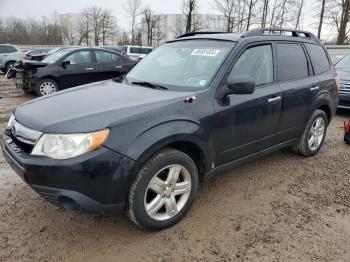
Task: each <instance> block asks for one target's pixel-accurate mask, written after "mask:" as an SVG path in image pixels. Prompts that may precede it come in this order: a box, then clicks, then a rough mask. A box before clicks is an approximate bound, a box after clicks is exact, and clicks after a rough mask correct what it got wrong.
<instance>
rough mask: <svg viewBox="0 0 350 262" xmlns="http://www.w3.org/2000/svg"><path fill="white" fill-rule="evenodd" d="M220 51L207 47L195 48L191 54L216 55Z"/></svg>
mask: <svg viewBox="0 0 350 262" xmlns="http://www.w3.org/2000/svg"><path fill="white" fill-rule="evenodd" d="M219 53H220V50H218V49H213V48H207V49H195V50H193V52H192V54H191V55H197V56H217V55H218V54H219Z"/></svg>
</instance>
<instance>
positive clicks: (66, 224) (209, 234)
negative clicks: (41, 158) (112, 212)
mask: <svg viewBox="0 0 350 262" xmlns="http://www.w3.org/2000/svg"><path fill="white" fill-rule="evenodd" d="M0 97H2V99H0V128H1V129H4V127H5V125H6V121H7V118H8V117H9V115H10V112H11V111H12V110H13V109H14V108H15V107H16V105H18V104H20V103H22V102H24V101H27V100H29V99H32V97H30V96H28V95H27V96H25V95H23V94H22V93H21V92H19V91H18V90H15V89H14V87H13V85H12V83H11V82H6V81H4V79H3V75H0ZM347 118H350V112H346V111H342V112H338V113H337V116H336V117H335V119H334V120H333V122H332V123H331V125H330V127H329V130H328V134H327V138H326V141H325V145H324V147H323V148H322V150H321V151H320V153H319V154H318V155H317V156H315V157H313V158H304V157H300V156H296V155H294V154H292V153H290V152H289V151H286V150H284V151H280V152H277V153H274V154H272V155H270V156H267V157H265V158H262V159H260V160H258V161H255V162H253V163H250V164H247V165H245V166H242V167H239V168H236V169H233V170H231V171H229V172H226V173H223V174H221V175H219V176H217V177H215V178H213V179H211V180H209V181H207V182H204V183H202V184H201V187H200V191H199V194H198V197H197V199H196V201H195V203H194V206H193V207H192V209H191V210H190V212H189V213H188V215H187V216H186V217H185V218H184V219H183V220H182V221H181V222H180V223H179V224H177V225H175V226H174V227H172V228H170V229H167V230H164V231H161V232H144V231H142V230H140V229H138V228H137V227H136V226H135V225H134V224H133V223H131V222H130V221H129V220H128V219H127V218H126V217H125V216H124V215H122V214H121V215H118V216H101V215H79V214H72V213H70V212H66V211H63V210H62V209H59V208H57V207H55V206H52V205H51V204H49V203H47V202H46V201H44V200H43V199H42V198H41V197H40V196H39V195H37V194H36V193H35V192H33V191H32V190H31V189H30V188H29V187H28V186H26V185H25V184H24V183H23V182H22V180H21V179H19V178H18V177H17V175H16V174H15V173H14V172H13V171H12V170H11V169H10V168H9V166H8V165H7V163H6V162H5V160H4V158H3V157H2V155H1V153H0V261H61V260H63V261H350V146H347V145H345V144H344V143H343V141H342V139H343V131H342V125H343V120H345V119H347Z"/></svg>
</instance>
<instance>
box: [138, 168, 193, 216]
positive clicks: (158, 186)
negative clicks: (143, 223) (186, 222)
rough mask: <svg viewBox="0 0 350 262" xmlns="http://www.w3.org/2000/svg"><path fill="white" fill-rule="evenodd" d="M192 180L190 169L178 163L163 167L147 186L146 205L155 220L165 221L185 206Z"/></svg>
mask: <svg viewBox="0 0 350 262" xmlns="http://www.w3.org/2000/svg"><path fill="white" fill-rule="evenodd" d="M191 187H192V181H191V176H190V174H189V171H188V170H187V169H186V168H185V167H183V166H181V165H178V164H174V165H169V166H166V167H164V168H162V169H161V170H160V171H159V172H158V173H157V174H156V175H154V176H153V178H152V179H151V181H150V183H149V184H148V186H147V189H146V193H145V197H144V205H145V209H146V212H147V214H148V215H149V216H150V217H151V218H152V219H154V220H158V221H163V220H167V219H170V218H172V217H174V216H175V215H177V214H178V213H179V212H180V210H181V209H182V208H183V207H184V206H185V204H186V202H187V200H188V198H189V196H190V193H191Z"/></svg>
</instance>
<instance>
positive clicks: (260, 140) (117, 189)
mask: <svg viewBox="0 0 350 262" xmlns="http://www.w3.org/2000/svg"><path fill="white" fill-rule="evenodd" d="M337 103H338V87H337V80H336V73H335V70H334V68H333V66H332V64H331V62H330V59H329V56H328V54H327V52H326V50H325V48H324V47H323V46H322V44H321V43H320V42H319V41H318V40H317V39H316V37H315V36H313V35H312V34H311V33H308V32H303V31H288V30H283V29H258V30H253V31H249V32H247V33H246V34H243V35H238V34H225V33H221V34H219V33H216V34H209V33H207V34H203V33H197V34H196V33H193V34H187V35H184V36H182V37H180V38H178V39H175V40H172V41H169V42H167V43H165V44H163V45H162V46H161V47H159V48H157V49H156V50H155V51H153V52H152V53H151V54H149V55H148V56H147V57H145V59H143V60H142V61H141V62H140V63H139V64H137V65H136V66H135V67H134V68H133V69H132V70H131V71H130V72H129V74H128V75H127V76H126V78H125V80H124V82H123V83H122V84H120V83H116V82H113V81H112V80H109V81H104V82H99V83H94V84H89V85H85V86H83V87H77V88H73V89H71V90H68V91H63V92H61V93H57V94H54V95H51V96H48V97H44V98H40V99H37V100H34V101H31V102H28V103H26V104H24V105H21V106H19V107H18V108H16V110H15V111H14V114H13V116H12V117H11V119H10V121H9V124H8V127H7V129H6V131H5V132H4V133H3V135H2V136H1V145H2V148H3V152H4V156H5V157H6V159H7V160H8V162H9V163H10V164H11V166H12V168H13V169H14V170H15V171H16V172H17V173H18V174H19V175H20V176H21V177H22V178H23V180H24V181H25V182H26V183H28V185H29V186H30V187H31V188H33V189H34V190H35V191H36V192H38V193H39V194H40V195H42V196H43V197H44V198H46V199H47V200H48V201H50V202H52V203H54V204H56V205H58V206H61V207H64V208H65V209H68V210H71V211H74V212H88V213H95V212H103V213H106V212H112V211H116V210H125V211H126V212H127V214H128V215H129V217H130V218H131V219H132V220H133V221H134V222H135V223H136V224H137V225H139V226H140V227H142V228H145V229H150V230H156V229H162V228H166V227H169V226H171V225H173V224H175V223H176V222H178V221H179V220H180V219H181V218H182V217H183V216H184V215H185V214H186V212H187V211H188V210H189V208H190V206H191V204H192V202H193V200H194V198H195V196H196V193H197V189H198V182H199V181H200V180H203V179H204V178H206V177H207V176H208V175H210V174H214V173H217V172H221V171H223V170H224V169H226V168H229V167H233V166H237V165H239V164H242V163H245V162H247V161H248V160H251V159H254V158H256V157H259V156H262V155H266V154H268V153H271V152H273V151H276V150H279V149H281V148H285V147H291V148H292V149H293V150H294V151H295V152H297V153H299V154H301V155H304V156H308V157H310V156H313V155H315V154H317V152H318V151H319V150H320V148H321V146H322V144H323V141H324V139H325V136H326V130H327V127H328V124H329V122H330V121H331V119H332V117H333V116H334V113H335V111H336V108H337Z"/></svg>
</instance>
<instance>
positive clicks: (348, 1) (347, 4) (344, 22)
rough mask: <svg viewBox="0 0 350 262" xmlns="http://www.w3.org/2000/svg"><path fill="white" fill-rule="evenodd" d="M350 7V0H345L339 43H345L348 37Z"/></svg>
mask: <svg viewBox="0 0 350 262" xmlns="http://www.w3.org/2000/svg"><path fill="white" fill-rule="evenodd" d="M349 8H350V0H345V2H343V5H342V13H341V20H340V26H339V34H338V39H337V45H343V44H344V42H345V39H346V26H347V23H348V22H349Z"/></svg>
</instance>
